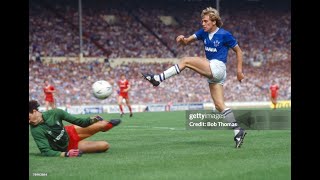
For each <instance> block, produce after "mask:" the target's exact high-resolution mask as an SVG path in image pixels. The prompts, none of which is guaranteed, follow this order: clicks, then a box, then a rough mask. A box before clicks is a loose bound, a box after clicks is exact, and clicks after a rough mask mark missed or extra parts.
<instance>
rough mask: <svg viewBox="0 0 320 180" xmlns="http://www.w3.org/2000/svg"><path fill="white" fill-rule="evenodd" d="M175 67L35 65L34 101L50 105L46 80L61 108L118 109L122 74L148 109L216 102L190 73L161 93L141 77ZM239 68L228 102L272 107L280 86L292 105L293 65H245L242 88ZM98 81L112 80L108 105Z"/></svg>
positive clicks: (232, 70)
mask: <svg viewBox="0 0 320 180" xmlns="http://www.w3.org/2000/svg"><path fill="white" fill-rule="evenodd" d="M171 65H172V64H170V63H148V64H142V63H128V64H122V65H120V66H116V67H114V68H110V66H109V65H107V64H106V63H104V62H98V61H96V62H83V63H75V62H73V61H64V62H59V63H54V64H45V63H39V62H36V61H29V72H30V73H29V99H37V100H39V101H40V102H44V93H43V89H42V88H43V85H44V83H43V82H44V80H46V79H49V80H50V82H51V84H52V85H53V86H55V88H56V90H57V92H56V94H55V97H56V100H57V103H58V105H84V104H86V105H90V104H116V103H117V101H116V97H117V92H116V91H117V90H118V89H119V88H118V86H117V81H118V80H119V78H120V74H122V73H124V74H126V77H127V79H128V80H129V82H130V83H131V90H130V93H129V95H130V98H131V100H132V103H133V104H146V103H168V102H170V101H172V102H174V103H186V102H212V100H211V97H210V93H209V87H208V83H207V79H206V78H204V77H202V76H200V75H198V74H197V73H195V72H193V71H192V70H189V69H185V70H184V71H182V72H181V74H179V75H178V76H177V77H172V78H170V79H167V80H166V81H165V82H163V83H161V84H160V86H158V87H153V86H152V85H151V84H149V82H147V81H146V80H144V79H143V78H142V76H141V74H140V72H150V71H152V72H154V73H160V72H162V71H163V70H164V69H167V68H168V67H170V66H171ZM235 65H236V63H235V62H229V63H228V66H227V68H228V71H227V72H228V75H227V80H226V82H225V85H224V86H225V92H224V93H225V100H226V102H234V101H238V102H240V101H269V86H270V85H271V83H272V81H273V80H274V81H275V82H276V83H278V84H279V86H280V91H279V99H282V100H288V99H291V70H290V62H288V61H277V62H270V63H267V64H266V65H264V66H263V67H262V66H261V67H254V66H250V65H244V73H245V75H246V78H245V79H244V80H243V81H242V83H240V82H238V81H237V79H236V67H235ZM97 80H107V81H109V82H110V83H112V84H113V85H114V89H113V90H114V92H113V94H112V96H111V97H109V98H108V99H105V100H98V99H96V98H94V96H93V95H92V91H91V86H92V84H93V83H94V82H95V81H97Z"/></svg>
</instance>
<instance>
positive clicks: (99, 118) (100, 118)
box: [90, 116, 103, 123]
mask: <svg viewBox="0 0 320 180" xmlns="http://www.w3.org/2000/svg"><path fill="white" fill-rule="evenodd" d="M90 119H91V122H92V123H96V122H98V121H103V118H102V117H101V116H93V117H90Z"/></svg>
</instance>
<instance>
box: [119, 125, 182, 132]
mask: <svg viewBox="0 0 320 180" xmlns="http://www.w3.org/2000/svg"><path fill="white" fill-rule="evenodd" d="M123 127H128V128H146V129H163V130H173V131H182V130H186V129H185V128H172V127H154V126H123Z"/></svg>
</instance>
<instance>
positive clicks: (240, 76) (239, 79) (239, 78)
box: [237, 72, 244, 82]
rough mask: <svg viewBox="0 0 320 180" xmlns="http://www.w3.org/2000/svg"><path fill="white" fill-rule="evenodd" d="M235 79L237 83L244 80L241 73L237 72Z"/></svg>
mask: <svg viewBox="0 0 320 180" xmlns="http://www.w3.org/2000/svg"><path fill="white" fill-rule="evenodd" d="M237 79H238V81H239V82H241V81H242V79H244V74H243V73H242V72H238V73H237Z"/></svg>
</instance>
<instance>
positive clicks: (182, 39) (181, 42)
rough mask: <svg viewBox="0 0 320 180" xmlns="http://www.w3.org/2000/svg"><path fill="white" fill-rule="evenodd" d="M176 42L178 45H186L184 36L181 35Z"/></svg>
mask: <svg viewBox="0 0 320 180" xmlns="http://www.w3.org/2000/svg"><path fill="white" fill-rule="evenodd" d="M176 41H177V43H179V44H183V45H185V42H184V35H179V36H178V37H177V38H176Z"/></svg>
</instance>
